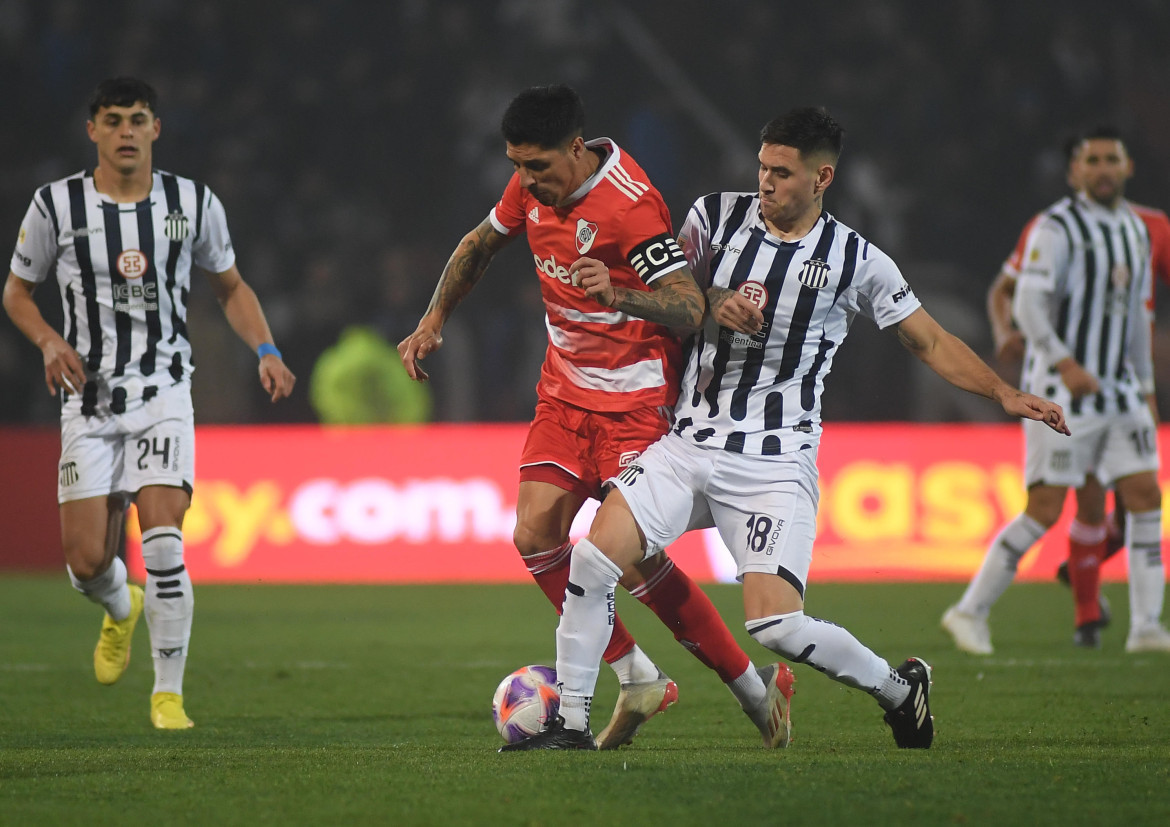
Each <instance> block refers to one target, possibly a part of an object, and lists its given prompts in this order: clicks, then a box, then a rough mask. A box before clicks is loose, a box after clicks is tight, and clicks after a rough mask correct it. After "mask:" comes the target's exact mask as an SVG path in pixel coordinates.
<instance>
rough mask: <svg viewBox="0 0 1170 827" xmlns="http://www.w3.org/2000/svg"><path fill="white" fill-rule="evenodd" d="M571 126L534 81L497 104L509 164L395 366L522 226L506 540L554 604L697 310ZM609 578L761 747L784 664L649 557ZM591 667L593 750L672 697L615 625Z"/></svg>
mask: <svg viewBox="0 0 1170 827" xmlns="http://www.w3.org/2000/svg"><path fill="white" fill-rule="evenodd" d="M584 120H585V112H584V106H583V105H582V103H581V99H580V98H579V97H578V95H577V93H576V92H575V91H574V90H572V89H570V88H569V87H567V86H549V87H534V88H531V89H527V90H525V91H524V92H521V93H520V94H519V95H517V96H516V97H515V98H514V99H513V100H512V102H511V103H510V104H509V106H508V108H507V110H506V111H505V113H504V117H503V121H502V132H503V136H504V141H505V146H506V151H507V156H508V158H509V160H511V161H512V165H513V166H514V167H515V173H514V174H513V176H512V178H511V180H510V181H509V182H508V185H507V187H506V188H505V190H504V194H503V195H502V196H501V198H500V200H499V202H498V203H497V204H496V206H495V207H494V208H493V209H492V211H491V213H490V214H489V215H488V216H487V218H485V219H484V220H483V222H482V223H481V224H480V225H479V226H478V227H476V228H475V229H474V230H472V231H471V232H470V233H468V234H467V235H466V236H464V238H463V240H462V241H460V243H459V246H458V247H456V249H455V252H454V253H453V254H452V256H451V258H450V260H449V261H448V262H447V266H446V267H445V268H444V270H443V273H442V275H441V276H440V277H439V284H438V286H437V287H436V289H435V294H434V297H433V298H432V299H431V304H430V307H429V308H428V309H427V311H426V313H425V314H424V315H423V318H422V320H421V321H420V322H419V324H418V327H417V329H416V330H415V331H414V333H412V334H411V335H410V336H408V337H407V338H406V339H404V340H403V341H402V342H401V343H400V344H399V345H398V351H399V353H400V354H401V356H402V362H403V365H405V367H406V370H407V372H408V373H409V374H410V376H411V377H412V378H414V379H418V380H425V379H426V378H427V374H426V372H425V371H424V370H423V369H422V368H421V366H420V365H419V363H418V361H419V360H421V359H423V358H424V357H426V356H427V355H428V354H430V353H433V352H434V351H435V350H437V349H438V348H439V347H440V346H441V345H442V341H443V340H442V329H443V324H444V322H445V321H446V320H447V318H448V317H449V316H450V315H451V313H452V312H453V311H454V309H455V307H456V305H458V304H459V302H460V301H461V300H462V298H463V297H464V296H465V295H466V294H467V293H468V291H470V290H471V288H472V287H473V286H474V285H475V283H476V282H477V281H479V279H480V278H481V277H482V276H483V274H484V271H485V270H486V269H487V267H488V264H489V263H490V262H491V260H492V258H493V257H494V256H495V254H496V253H497V252H498V251H499V250H500V249H502V248H503V247H504V246H505V245H507V244H509V243H510V242H512V241H513V240H515V239H516V238H519V237H520V236H521V235H527V237H528V244H529V247H530V248H531V250H532V254H533V259H534V261H535V265H536V276H537V281H538V283H539V285H540V291H541V294H542V296H543V298H544V305H545V312H546V315H545V325H546V327H547V328H548V336H549V343H548V349H547V352H546V355H545V361H544V366H543V368H542V370H541V375H540V381H539V383H538V384H537V387H536V390H537V396H538V402H537V406H536V415H535V418H534V419H533V422H532V426H531V428H530V429H529V434H528V440H527V442H526V444H525V446H524V450H523V454H522V456H521V458H520V490H519V494H518V497H517V505H516V530H515V534H514V540H515V544H516V548H517V550H518V551H519V552H520V555H521V557H522V559H523V560H524V564H525V566H526V567H527V568H528V571H529V572H530V573H531V574H532V577H533V579H534V580H536V583H537V585H539V586H540V588H541V590H542V591H543V592H544V593H545V595H546V596H547V597H548V599H549V600H550V601H551V602H552V604H553V606H554V607H556V609H557V611H558V613H559V612H560V610H561V606H562V604H563V603H564V601H565V590H566V588H568V589H569V590H570V591H571V590H572V589H573V588H574V586H573V585H572V584H571V583H569V567H570V562H569V561H570V559H571V557H572V556H573V552H572V543H571V542H570V540H569V530H570V528H571V526H572V523H573V518H574V517H575V516H576V514H577V512H578V511H579V510H580V509H581V506H582V505H583V504H584V502H585V500H586V499H588V498H590V497H593V498H596V499H601V496H602V488H601V484H602V481H603V480H605V479H606V478H607V477H610V476H613V475H615V474H617V473H618V472H620V471H621V470H622V468H625V467H627V466H628V465H629V464H630V463H631V462H632V461H633V460H634V458H635V457H636V456H637V455H638V454H639V453H641V452H642V451H643V450H644V449H645V448H646V446H647V445H649V444H650V443H651V442H653V441H654V440H655V439H657V438H658V437H659V436H661V435H662V433H664V432H665V431H666V429H667V428H668V427H669V425H670V422H669V419H668V417H667V414H668V413H669V407H668V406H670V405H672V404H673V403H674V400H675V398H676V397H677V396H678V376H679V368H680V356H681V353H680V346H679V342H678V339H677V337H676V335H675V333H674V332H673V329H694V328H695V327H696V326H698V324H699V323H700V322H701V320H702V315H703V295H702V293H701V292H700V290H699V288H698V287H697V286H696V284H695V281H694V279H693V278H692V277H691V274H690V269H689V268H688V266H687V262H686V260H685V258H684V257H683V254H682V251H681V250H680V249H679V248H678V245H677V244H676V242H675V240H674V238H673V237H672V235H671V225H670V215H669V213H668V212H667V209H666V204H665V202H664V201H663V200H662V196H661V195H660V194H659V193H658V191H657V190H656V189H655V188H654V187H653V186H652V185H651V184H650V182H649V179H648V178H647V176H646V173H645V172H643V170H642V169H641V167H639V166H638V164H637V163H636V162H635V161H634V159H633V158H631V157H630V156H629V155H627V154H626V153H625V152H623V151H622V149H621V148H620V147H619V146H618V145H617V144H616V143H614V142H613V141H612V140H610V139H609V138H598V139H596V140H591V141H585V140H584V138H583V137H582V131H583V128H584ZM622 583H623V585H624V586H625V587H626V588H627V589H629V591H630V593H631V594H633V595H634V596H635V597H637V598H638V600H640V601H641V602H642V603H644V604H646V605H647V606H648V607H650V609H651V610H652V611H653V612H654V613H655V614H656V615H657V616H658V617H659V619H660V620H662V621H663V623H665V624H666V626H667V627H668V628H669V629H670V630H671V631H672V632H673V633H674V636H675V638H676V639H678V640H679V642H680V643H682V644H683V645H684V646H686V647H687V649H688V650H689V651H690V652H691V653H692V654H694V655H695V656H696V657H697V658H698V659H699V660H700V661H702V662H703V663H704V664H705V665H707V666H709V667H710V668H712V669H713V670H715V672H716V673H717V674H718V675H719V677H720V679H721V680H723V681H724V683H726V684H727V686H728V687H729V688H730V689H731V691H732V693H733V694H734V695H735V697H736V699H737V700H738V701H739V703H740V705H741V706H742V707H743V709H744V711H745V712H746V713H747V714H748V716H749V717H751V719H752V720H753V721H754V722H755V723H756V725H757V726H758V727H759V728H760V731H761V734H762V735H763V736H764V741H765V743H767V744H768V745H769V746H777V745H778V744H777V743H776V739H777V738H778V737H779V736H778V734H777V730H776V728H775V726H774V725H773V724H772V721H773V720H774V719H775V716H773V715H772V714H771V710H772V709H773V707H776V706H778V705H779V704H780V703H781V702H784V703H785V704H786V703H787V699H786V697H785V693H787V694H788V695H790V694H791V672H789V671H788V668H787V667H786V666H783V665H782V664H774V665H773V666H770V667H766V668H765V669H764V670H762V673H763V674H762V676H761V674H758V673H757V671H756V669H755V667H754V666H753V665H752V663H751V660H750V658H748V656H747V654H746V653H745V652H744V651H743V650H742V649H741V648H740V647H739V645H738V644H736V642H735V639H734V637H733V636H732V634H731V632H730V631H728V629H727V627H726V626H725V625H724V623H723V620H722V619H721V618H720V616H719V613H718V612H717V611H716V610H715V607H714V606H713V605H712V603H711V601H710V600H709V599H708V598H707V596H706V594H704V593H703V591H702V590H701V589H700V588H699V587H698V586H697V585H696V584H695V583H694V582H693V581H692V580H691V579H690V578H689V577H688V576H687V575H686V574H684V573H683V572H682V570H681V569H679V568H678V567H677V566H675V565H674V563H673V562H671V561H670V560H669V559H668V558H667V557H666V556H665V555H661V556H659V557H657V558H656V559H654V560H652V561H649V563H648V564H647V565H644V566H641V567H639V568H638V569H631V571H630V572H629V573H628V575H627V577H626V578H625V579H623V581H622ZM605 661H606V662H607V663H609V664H610V665H611V666H612V667H613V669H614V671H615V672H616V673H617V676H618V681H619V683H620V684H621V690H620V692H619V695H618V701H617V706H616V708H615V709H614V713H613V717H612V718H611V720H610V723H609V725H608V726H607V727H606V728H605V729H604V730H603V731H602V732H601V733H600V734H599V735H598V738H597V747H599V748H600V749H613V748H616V747H619V746H621V745H623V744H626V743H629V742H630V741H631V740H632V739H633V737H634V733H635V732H636V731H637V729H638V727H639V726H640V725H641V724H642V723H643V722H644V721H645V720H646V719H647V718H649V717H650V716H652V715H654V714H655V713H657V712H660V711H662V710H664V709H665V708H666V707H667V706H668V705H669V704H670V703H672V702H673V701H674V700H675V698H677V693H678V688H677V687H676V686H675V684H674V682H673V681H671V680H670V678H668V677H667V676H666V675H665V674H664V673H663V672H662V671H661V670H660V669H659V668H658V667H657V666H655V664H654V662H653V661H651V660H650V658H649V657H648V656H647V655H646V654H645V653H644V652H643V651H642V650H641V648H640V647H638V646H637V644H636V643H635V642H634V639H633V637H632V636H631V635H630V633H629V632H628V631H627V630H626V628H625V626H624V625H623V624H622V623H621V621H620V619H616V618H615V628H614V631H613V637H612V639H611V641H610V645H609V648H607V649H606V650H605ZM588 746H589V747H590V748H592V747H593V740H592V738H591V739H590V741H589V744H588Z"/></svg>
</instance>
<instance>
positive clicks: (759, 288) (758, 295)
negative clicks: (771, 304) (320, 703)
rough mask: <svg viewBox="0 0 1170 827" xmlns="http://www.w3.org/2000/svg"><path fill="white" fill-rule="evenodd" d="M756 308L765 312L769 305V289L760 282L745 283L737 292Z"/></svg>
mask: <svg viewBox="0 0 1170 827" xmlns="http://www.w3.org/2000/svg"><path fill="white" fill-rule="evenodd" d="M736 292H737V293H739V294H740V295H741V296H743V297H744V298H745V299H747V300H748V301H750V302H751V303H752V304H754V305H755V306H756V307H758V308H760V310H763V309H764V307H765V306H766V305H767V304H768V288H766V287H764V285H762V284H760V283H759V282H758V281H745V282H744V283H743V284H741V285H740V286H739V289H738V290H737V291H736Z"/></svg>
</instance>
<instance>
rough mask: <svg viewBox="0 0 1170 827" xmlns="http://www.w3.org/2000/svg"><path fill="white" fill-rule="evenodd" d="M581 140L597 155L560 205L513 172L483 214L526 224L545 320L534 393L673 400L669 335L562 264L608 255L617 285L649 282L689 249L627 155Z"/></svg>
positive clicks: (640, 402) (682, 262)
mask: <svg viewBox="0 0 1170 827" xmlns="http://www.w3.org/2000/svg"><path fill="white" fill-rule="evenodd" d="M586 146H587V147H589V148H590V149H594V150H599V151H601V152H602V153H603V155H604V157H603V159H602V161H601V165H600V166H599V167H598V169H597V171H596V172H595V173H594V174H593V175H592V176H591V177H590V178H589V179H588V180H586V181H585V182H584V183H583V184H582V185H581V187H580V189H578V190H577V191H576V192H575V193H574V194H573V196H572V198H571V199H570V201H569V203H568V204H567V205H566V206H563V207H549V206H545V205H544V204H541V203H540V202H539V201H537V200H536V198H535V197H534V196H533V195H532V194H531V193H530V192H528V191H527V190H526V189H525V188H523V187H521V186H520V179H519V176H518V175H513V176H512V180H511V181H509V182H508V186H507V187H506V188H505V190H504V194H503V196H502V197H501V198H500V200H499V202H498V203H497V204H496V206H495V207H494V208H493V209H492V211H491V214H490V216H489V218H490V220H491V222H492V226H494V227H495V228H496V230H498V231H499V232H501V233H504V234H506V235H509V236H515V235H518V234H519V233H521V232H527V234H528V245H529V247H530V248H531V250H532V257H533V259H534V261H535V264H536V273H537V276H538V277H539V281H540V291H541V295H542V296H543V298H544V306H545V327H546V328H547V329H548V350H547V351H546V353H545V360H544V365H543V367H542V368H541V374H540V381H539V382H538V383H537V386H536V391H537V394H538V395H539V396H540V397H541V398H542V399H546V400H549V401H552V402H557V401H560V402H567V403H569V404H571V405H575V406H577V407H580V408H584V409H586V410H594V411H628V410H633V409H635V408H641V407H647V406H651V407H652V406H659V405H673V404H674V401H675V399H676V397H677V396H678V380H679V363H680V345H679V342H678V340H677V339H676V338H675V336H673V335H672V334H671V332H670V330H669V329H668V328H666V327H665V326H663V325H660V324H656V323H654V322H648V321H646V320H644V319H639V318H636V317H634V316H630V315H628V314H626V313H623V312H621V311H619V310H614V309H612V308H608V307H603V306H602V305H600V304H598V303H597V302H595V301H593V300H592V299H590V298H587V297H586V296H585V293H584V291H583V290H582V288H580V287H577V286H575V285H574V284H573V283H572V279H571V278H570V276H569V267H570V265H572V264H573V262H574V261H576V260H577V259H578V258H581V257H582V256H589V257H590V258H595V259H598V260H600V261H603V262H604V263H605V265H606V266H607V267H608V268H609V272H610V280H611V281H612V283H613V285H614V286H615V287H624V288H627V289H633V290H649V289H650V287H649V285H650V284H652V283H653V282H654V281H655V280H656V279H658V278H661V277H662V276H664V275H666V274H667V273H671V272H674V271H675V270H679V269H682V268H684V267H686V266H687V262H686V258H685V257H684V256H683V254H682V251H681V250H680V249H679V247H678V245H677V243H676V242H675V240H674V238H673V236H672V232H671V224H670V212H669V211H668V210H667V208H666V203H665V201H663V199H662V196H661V195H660V194H659V192H658V190H656V189H655V188H654V187H653V186H651V184H650V182H649V179H648V177H647V176H646V173H645V172H644V171H643V170H642V168H641V167H640V166H638V164H637V163H636V162H635V161H634V159H632V158H631V157H629V156H628V155H625V154H624V153H623V152H622V151H621V149H620V148H619V147H618V145H617V144H616V143H614V142H613V141H611V140H610V139H609V138H598V139H596V140H592V141H588V142H587V143H586Z"/></svg>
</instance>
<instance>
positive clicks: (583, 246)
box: [573, 218, 597, 255]
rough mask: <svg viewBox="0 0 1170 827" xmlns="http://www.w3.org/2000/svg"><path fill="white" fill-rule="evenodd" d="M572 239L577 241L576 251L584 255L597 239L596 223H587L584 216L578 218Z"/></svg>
mask: <svg viewBox="0 0 1170 827" xmlns="http://www.w3.org/2000/svg"><path fill="white" fill-rule="evenodd" d="M573 240H574V241H575V242H577V252H578V253H580V254H581V255H585V254H586V253H588V252H589V249H590V248H591V247H592V246H593V242H594V241H596V240H597V225H596V224H591V223H589V222H588V221H586V220H585V219H584V218H578V219H577V235H576V236H575V237H574V239H573Z"/></svg>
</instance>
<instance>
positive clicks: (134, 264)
mask: <svg viewBox="0 0 1170 827" xmlns="http://www.w3.org/2000/svg"><path fill="white" fill-rule="evenodd" d="M116 266H117V268H118V272H119V273H121V275H122V278H124V279H140V278H142V275H143V274H144V273H145V272H146V268H147V267H148V266H150V262H149V261H147V259H146V253H144V252H142V251H141V250H123V251H122V252H121V253H119V254H118V260H117V262H116Z"/></svg>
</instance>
